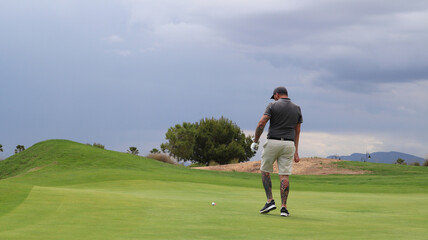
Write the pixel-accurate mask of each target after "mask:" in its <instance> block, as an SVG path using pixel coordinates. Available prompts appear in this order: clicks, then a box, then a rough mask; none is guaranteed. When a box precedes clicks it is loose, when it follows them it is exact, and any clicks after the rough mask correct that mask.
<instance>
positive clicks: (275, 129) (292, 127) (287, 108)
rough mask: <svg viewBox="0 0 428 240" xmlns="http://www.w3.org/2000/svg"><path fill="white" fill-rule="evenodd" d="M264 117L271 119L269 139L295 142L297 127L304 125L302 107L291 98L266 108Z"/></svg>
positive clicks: (273, 103)
mask: <svg viewBox="0 0 428 240" xmlns="http://www.w3.org/2000/svg"><path fill="white" fill-rule="evenodd" d="M264 115H268V116H269V117H270V125H269V131H268V135H267V137H268V139H269V138H284V139H288V140H293V141H294V139H295V137H296V125H297V124H298V123H303V117H302V111H301V109H300V107H299V106H298V105H296V104H294V103H293V102H291V100H290V99H289V98H281V99H279V100H278V101H275V102H271V103H269V105H268V106H267V107H266V110H265V113H264Z"/></svg>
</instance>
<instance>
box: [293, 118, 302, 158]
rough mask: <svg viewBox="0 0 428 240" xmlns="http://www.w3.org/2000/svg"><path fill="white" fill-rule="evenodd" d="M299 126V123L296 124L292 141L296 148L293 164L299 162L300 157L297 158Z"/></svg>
mask: <svg viewBox="0 0 428 240" xmlns="http://www.w3.org/2000/svg"><path fill="white" fill-rule="evenodd" d="M300 125H301V123H298V124H297V125H296V137H295V139H294V146H295V147H296V152H295V153H294V161H295V162H299V161H300V157H299V138H300Z"/></svg>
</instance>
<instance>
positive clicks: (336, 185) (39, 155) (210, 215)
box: [0, 140, 428, 240]
mask: <svg viewBox="0 0 428 240" xmlns="http://www.w3.org/2000/svg"><path fill="white" fill-rule="evenodd" d="M73 149H78V150H79V151H78V154H75V151H72V150H73ZM26 151H28V152H27V154H28V156H27V155H22V156H21V158H22V159H21V165H23V164H24V163H23V162H25V164H24V165H26V169H18V168H13V169H15V170H14V171H15V172H16V174H17V176H14V177H8V178H4V179H3V180H0V196H1V197H0V204H1V205H0V239H7V240H9V239H11V240H14V239H34V240H35V239H44V240H45V239H261V238H263V239H284V238H288V239H426V236H427V235H428V230H427V228H428V224H427V220H428V209H427V208H426V207H425V206H427V203H428V189H427V187H426V186H425V183H426V180H427V171H426V169H425V168H423V167H419V168H416V167H415V168H413V167H410V166H403V167H406V169H407V170H406V171H403V169H404V168H403V169H398V170H397V169H396V170H384V171H386V172H389V175H388V174H387V173H382V174H380V173H378V174H373V175H367V176H338V175H337V176H331V177H329V176H293V177H292V182H291V184H292V185H291V186H292V190H291V192H290V198H289V203H288V207H289V210H290V213H291V216H290V217H288V218H284V217H280V216H279V210H278V209H277V210H275V211H272V212H270V213H269V214H266V215H261V214H259V213H258V211H259V209H260V208H261V207H262V206H263V204H264V201H265V196H264V191H263V189H262V186H261V183H260V176H259V175H258V174H248V173H236V172H231V173H221V172H208V171H203V170H191V169H188V168H185V167H180V166H172V165H167V164H164V163H160V162H156V161H153V160H149V159H145V158H141V157H136V156H131V155H129V154H122V153H116V152H112V151H107V150H101V149H96V148H93V147H90V146H85V145H83V144H77V143H73V142H69V141H57V140H56V141H47V142H43V143H39V144H37V145H35V146H34V147H32V148H30V149H28V150H26ZM58 151H59V152H58ZM24 153H25V152H23V153H22V154H24ZM18 157H20V156H16V157H15V159H12V160H16V161H18ZM26 158H28V159H30V160H31V161H34V163H30V160H25V159H26ZM77 158H78V159H77ZM34 159H36V160H34ZM8 160H9V159H8ZM54 160H55V161H56V162H57V163H55V164H51V163H52V162H53V161H54ZM85 162H86V163H85ZM32 164H35V165H40V166H46V167H43V168H40V169H39V170H37V171H30V172H28V169H34V166H33V165H32ZM48 164H50V165H48ZM382 166H383V165H374V166H372V170H376V169H378V171H380V170H379V168H382ZM0 167H4V166H3V165H0ZM388 167H391V166H388ZM393 167H400V166H393ZM409 167H410V168H409ZM394 171H395V172H394ZM391 172H392V173H391ZM398 173H401V174H402V175H401V176H400V175H397V174H398ZM276 177H277V176H274V178H273V185H274V186H273V187H274V197H275V198H276V199H278V200H279V187H278V185H277V183H276V182H277V181H276ZM415 178H416V179H417V180H416V181H417V182H409V183H408V184H412V185H413V186H412V187H408V188H407V191H406V193H400V189H404V188H405V186H406V184H403V185H400V184H397V183H398V182H400V181H406V179H415ZM332 179H333V180H332ZM419 179H420V180H422V181H423V180H425V182H422V183H420V184H418V182H419ZM385 180H389V181H387V182H390V184H392V185H394V186H395V187H394V186H392V187H391V188H388V187H383V184H385V185H390V184H389V183H384V181H385ZM353 182H365V184H364V185H362V184H358V186H356V187H355V188H354V190H352V189H353V186H354V185H355V184H353ZM408 184H407V185H408ZM213 201H214V202H216V203H217V205H216V206H212V205H211V202H213Z"/></svg>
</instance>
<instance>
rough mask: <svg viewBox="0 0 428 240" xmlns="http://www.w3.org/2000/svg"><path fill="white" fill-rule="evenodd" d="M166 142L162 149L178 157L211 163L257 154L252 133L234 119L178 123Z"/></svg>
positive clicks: (222, 118) (245, 159) (240, 159)
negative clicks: (246, 131) (242, 127)
mask: <svg viewBox="0 0 428 240" xmlns="http://www.w3.org/2000/svg"><path fill="white" fill-rule="evenodd" d="M165 136H166V139H167V140H168V142H167V143H163V144H162V145H161V148H162V150H163V151H167V152H169V153H170V154H171V155H172V156H174V157H175V158H176V159H178V160H185V161H192V162H196V163H202V164H204V165H208V164H209V162H210V161H214V162H216V163H218V164H227V163H230V162H231V161H232V160H236V159H237V160H238V162H245V161H248V160H249V159H250V158H251V157H252V156H254V153H253V152H252V151H251V149H250V145H251V143H252V140H251V137H250V136H245V134H244V133H243V132H242V131H241V129H240V128H239V127H238V126H237V125H236V124H234V123H233V122H232V121H231V120H229V119H227V118H224V117H221V118H220V119H214V118H205V119H202V120H200V121H199V122H198V123H194V124H190V123H183V125H179V124H177V125H175V127H171V128H169V129H168V132H167V133H166V134H165Z"/></svg>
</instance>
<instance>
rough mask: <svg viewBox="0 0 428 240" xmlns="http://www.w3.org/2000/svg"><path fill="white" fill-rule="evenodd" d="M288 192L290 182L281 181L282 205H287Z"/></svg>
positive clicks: (284, 179)
mask: <svg viewBox="0 0 428 240" xmlns="http://www.w3.org/2000/svg"><path fill="white" fill-rule="evenodd" d="M289 192H290V182H289V180H288V178H282V179H281V201H282V205H284V206H285V205H287V198H288V193H289Z"/></svg>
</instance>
